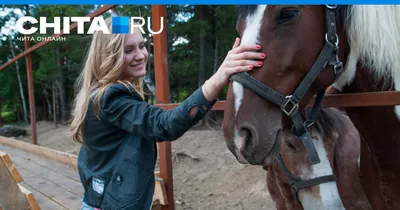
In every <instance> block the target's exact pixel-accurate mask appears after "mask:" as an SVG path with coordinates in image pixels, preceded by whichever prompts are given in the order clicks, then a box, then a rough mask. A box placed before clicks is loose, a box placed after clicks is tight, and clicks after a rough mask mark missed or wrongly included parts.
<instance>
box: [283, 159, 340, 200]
mask: <svg viewBox="0 0 400 210" xmlns="http://www.w3.org/2000/svg"><path fill="white" fill-rule="evenodd" d="M276 160H278V163H279V166H280V167H281V169H282V171H283V172H284V173H285V175H286V177H287V178H288V181H289V185H290V189H291V191H292V195H293V198H294V199H295V200H296V201H297V202H299V200H298V195H297V193H298V192H299V190H301V189H304V188H307V187H312V186H314V185H319V184H322V183H325V182H335V181H336V176H335V175H333V174H331V175H326V176H320V177H316V178H313V179H309V180H302V179H300V178H297V177H295V176H294V175H293V174H292V173H290V172H289V170H288V169H287V168H286V166H285V163H284V162H283V160H282V157H281V154H280V153H279V154H278V157H277V158H276Z"/></svg>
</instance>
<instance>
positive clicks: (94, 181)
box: [78, 165, 109, 207]
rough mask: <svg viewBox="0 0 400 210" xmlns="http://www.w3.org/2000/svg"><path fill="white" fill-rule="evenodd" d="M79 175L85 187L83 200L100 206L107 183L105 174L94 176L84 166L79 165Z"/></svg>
mask: <svg viewBox="0 0 400 210" xmlns="http://www.w3.org/2000/svg"><path fill="white" fill-rule="evenodd" d="M78 170H79V176H80V179H81V182H82V184H83V186H84V189H85V196H84V197H85V202H86V203H87V204H89V205H91V206H95V207H100V206H101V203H102V201H103V196H104V192H105V189H106V186H107V184H108V180H109V178H108V177H107V176H94V175H93V174H92V173H91V172H90V171H89V170H88V169H87V168H86V167H85V166H83V165H79V167H78Z"/></svg>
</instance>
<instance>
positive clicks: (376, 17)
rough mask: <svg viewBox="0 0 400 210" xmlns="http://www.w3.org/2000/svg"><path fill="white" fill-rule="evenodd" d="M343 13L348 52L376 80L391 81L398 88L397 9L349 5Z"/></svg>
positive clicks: (399, 26) (399, 30)
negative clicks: (345, 14) (392, 80)
mask: <svg viewBox="0 0 400 210" xmlns="http://www.w3.org/2000/svg"><path fill="white" fill-rule="evenodd" d="M346 10H347V11H346V12H347V18H346V20H345V21H347V22H346V24H345V25H346V30H347V36H348V41H349V43H350V47H351V50H355V51H356V53H357V54H358V56H359V61H361V63H362V64H364V65H366V66H368V67H369V68H370V69H371V70H372V71H374V72H373V73H374V76H375V78H376V79H385V80H387V79H390V78H393V79H394V80H395V82H396V80H398V81H397V82H399V83H398V85H400V6H397V5H390V6H389V5H384V6H383V5H382V6H377V5H352V6H348V9H346ZM398 88H400V87H399V86H398ZM398 88H396V89H398Z"/></svg>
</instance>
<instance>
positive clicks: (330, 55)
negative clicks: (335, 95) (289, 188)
mask: <svg viewBox="0 0 400 210" xmlns="http://www.w3.org/2000/svg"><path fill="white" fill-rule="evenodd" d="M336 8H337V6H336V5H326V8H325V13H326V26H327V33H326V34H325V46H324V48H323V49H322V51H321V53H320V54H319V56H318V58H317V60H316V61H315V63H314V64H313V66H312V67H311V70H310V71H309V72H308V74H307V75H306V76H305V78H304V79H303V81H302V82H301V83H300V85H299V86H298V87H297V89H296V90H295V91H294V93H293V94H292V95H288V96H282V95H281V94H279V93H278V92H276V91H275V90H273V89H271V88H269V87H268V86H266V85H264V84H262V83H261V82H259V81H257V80H255V79H254V78H252V77H251V76H250V75H249V74H247V73H237V74H234V75H232V76H231V78H230V79H231V80H234V81H237V82H239V83H241V84H242V85H243V86H245V87H247V88H249V89H250V90H252V91H253V92H255V93H256V94H258V95H259V96H261V97H263V98H264V99H266V100H268V101H270V102H272V103H274V104H276V105H278V106H280V107H281V110H282V112H283V113H285V114H286V115H287V116H289V117H290V118H291V120H292V123H293V126H294V129H293V134H295V135H296V136H297V137H298V138H300V140H301V141H302V142H303V144H304V146H305V148H306V150H307V152H308V155H309V157H310V161H311V164H313V165H314V164H318V163H319V162H320V160H319V157H318V153H317V151H316V149H315V146H314V144H313V143H312V138H311V136H310V134H309V133H308V130H307V128H308V127H309V126H310V125H312V124H313V123H314V121H315V119H316V116H317V114H318V111H319V109H320V106H321V103H322V100H323V99H324V96H325V90H323V91H321V92H319V93H318V94H317V98H316V100H315V103H314V106H313V109H312V112H311V114H310V116H309V117H308V119H306V120H304V119H303V118H302V116H301V114H300V112H299V102H300V101H301V99H302V98H303V96H304V94H305V93H306V92H307V91H308V89H309V88H310V87H311V85H312V83H313V82H314V80H315V79H316V78H317V77H318V75H319V74H320V73H321V71H322V70H323V69H325V67H326V66H327V65H328V66H332V67H333V72H334V74H335V79H337V78H338V77H339V76H340V74H341V73H342V72H343V64H342V62H340V61H339V58H338V56H337V50H338V44H339V37H338V35H337V33H336Z"/></svg>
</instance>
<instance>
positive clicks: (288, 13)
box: [276, 9, 299, 24]
mask: <svg viewBox="0 0 400 210" xmlns="http://www.w3.org/2000/svg"><path fill="white" fill-rule="evenodd" d="M298 14H299V10H297V9H282V10H281V12H280V13H279V16H278V18H277V19H276V21H277V23H278V24H281V23H284V22H286V21H289V20H292V19H294V18H295V17H297V15H298Z"/></svg>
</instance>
